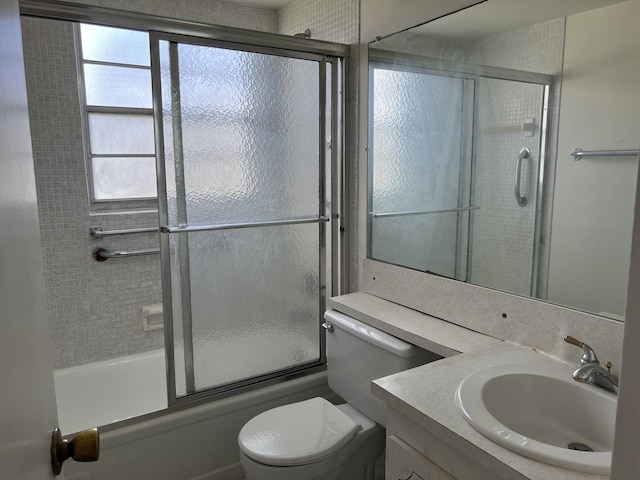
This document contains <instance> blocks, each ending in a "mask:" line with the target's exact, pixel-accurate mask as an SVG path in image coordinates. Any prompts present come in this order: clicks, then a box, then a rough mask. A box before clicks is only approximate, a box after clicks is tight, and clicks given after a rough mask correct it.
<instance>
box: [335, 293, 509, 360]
mask: <svg viewBox="0 0 640 480" xmlns="http://www.w3.org/2000/svg"><path fill="white" fill-rule="evenodd" d="M327 304H328V306H329V307H330V308H333V309H334V310H337V311H339V312H341V313H344V314H345V315H349V316H350V317H353V318H355V319H356V320H360V321H361V322H364V323H366V324H367V325H371V326H372V327H375V328H378V329H380V330H382V331H384V332H387V333H389V334H391V335H393V336H395V337H398V338H401V339H402V340H406V341H407V342H409V343H412V344H413V345H417V346H419V347H421V348H424V349H425V350H429V351H430V352H433V353H436V354H438V355H440V356H442V357H451V356H453V355H458V354H460V353H466V352H473V351H475V350H481V349H484V348H487V347H491V346H492V345H500V344H502V343H503V342H502V340H498V339H497V338H493V337H490V336H488V335H484V334H482V333H478V332H474V331H473V330H469V329H468V328H464V327H461V326H459V325H455V324H453V323H449V322H446V321H444V320H441V319H439V318H435V317H432V316H430V315H425V314H424V313H421V312H418V311H416V310H412V309H410V308H407V307H403V306H402V305H398V304H396V303H392V302H389V301H388V300H384V299H382V298H379V297H376V296H374V295H369V294H367V293H362V292H357V293H350V294H348V295H341V296H339V297H333V298H330V299H329V300H328V301H327Z"/></svg>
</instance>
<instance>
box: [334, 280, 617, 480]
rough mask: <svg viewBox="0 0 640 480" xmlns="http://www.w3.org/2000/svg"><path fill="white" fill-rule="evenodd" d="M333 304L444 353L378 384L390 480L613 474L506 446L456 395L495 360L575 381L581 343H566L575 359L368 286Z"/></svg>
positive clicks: (572, 478)
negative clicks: (468, 414)
mask: <svg viewBox="0 0 640 480" xmlns="http://www.w3.org/2000/svg"><path fill="white" fill-rule="evenodd" d="M377 278H378V279H379V277H377ZM329 306H330V307H331V308H333V309H335V310H338V311H341V312H342V313H345V314H347V315H350V316H353V317H355V318H357V319H359V320H361V321H364V322H366V323H369V324H371V325H373V326H375V327H376V328H379V329H381V330H383V331H386V332H388V333H391V334H393V335H395V336H397V337H399V338H401V339H404V340H406V341H409V342H411V343H414V344H416V345H418V346H420V347H422V348H425V349H428V350H430V351H433V352H434V353H437V354H439V355H441V356H442V357H443V359H442V360H438V361H435V362H432V363H429V364H426V365H423V366H420V367H417V368H414V369H412V370H408V371H405V372H401V373H398V374H394V375H391V376H388V377H384V378H380V379H377V380H374V381H373V383H372V391H373V393H374V394H375V395H376V396H377V397H379V398H380V399H382V400H383V401H384V402H385V403H386V404H387V408H388V418H387V453H386V475H385V478H386V479H388V480H400V479H402V480H407V479H411V480H419V479H420V478H422V479H425V480H426V479H429V480H454V479H455V480H496V479H501V480H503V479H504V480H511V479H513V480H526V479H529V480H549V479H553V480H578V479H593V480H596V479H606V478H609V477H608V475H601V474H590V473H585V472H582V471H576V470H572V469H568V468H561V467H557V466H554V465H551V464H549V463H545V462H541V461H537V460H533V459H531V458H528V457H526V456H523V455H520V454H518V453H515V452H513V451H511V450H510V449H508V448H504V447H502V446H500V445H499V444H498V443H496V442H494V441H492V440H489V439H488V438H487V437H486V436H484V435H483V434H481V433H480V432H479V431H478V430H476V429H475V428H473V427H472V426H471V425H470V423H469V422H468V421H467V420H466V419H465V418H464V416H463V415H462V413H461V411H460V410H459V409H458V407H457V406H456V403H455V401H454V398H455V395H456V390H457V388H458V386H459V385H460V383H461V382H462V381H463V380H464V379H465V378H466V377H468V376H469V375H470V374H471V373H473V372H477V371H480V370H484V369H487V368H490V367H496V366H504V365H519V364H527V365H534V366H536V367H537V366H541V370H542V369H543V367H547V366H548V367H549V368H550V369H552V370H554V369H561V370H562V371H563V372H565V371H566V375H567V377H568V381H571V382H573V380H572V379H571V378H570V376H571V372H572V370H573V369H574V368H575V365H577V363H578V361H579V358H580V354H581V352H580V350H579V349H576V348H575V347H572V348H573V349H569V350H568V351H569V352H573V354H574V356H575V362H574V363H573V364H572V363H570V362H565V361H563V360H562V359H560V358H557V357H554V356H551V355H548V354H546V353H543V352H539V351H537V350H536V349H535V348H531V347H526V346H522V345H519V344H516V343H513V342H510V341H503V340H500V339H498V338H494V337H493V336H490V335H486V334H482V333H479V332H476V331H473V330H471V329H468V328H465V327H462V326H459V325H455V324H453V323H450V322H446V321H444V320H440V319H437V318H435V317H432V316H429V315H426V314H424V313H420V312H418V311H416V310H413V309H409V308H407V307H403V306H401V305H399V304H396V303H394V302H390V301H388V300H385V299H383V298H380V297H378V296H375V295H371V294H369V293H365V292H358V293H353V294H348V295H343V296H340V297H334V298H332V299H330V300H329ZM612 325H614V324H612ZM579 387H584V388H590V389H596V387H594V386H591V385H584V386H582V385H579ZM614 410H615V409H614ZM614 414H615V412H614ZM581 453H583V452H581ZM597 455H601V454H600V453H598V454H597Z"/></svg>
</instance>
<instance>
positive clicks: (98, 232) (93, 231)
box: [89, 227, 158, 238]
mask: <svg viewBox="0 0 640 480" xmlns="http://www.w3.org/2000/svg"><path fill="white" fill-rule="evenodd" d="M157 231H158V227H145V228H129V229H125V230H103V229H102V227H92V228H90V229H89V234H90V235H91V236H92V237H93V238H102V237H106V236H107V235H126V234H129V233H151V232H157Z"/></svg>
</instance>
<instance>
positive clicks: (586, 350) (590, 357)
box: [564, 335, 600, 365]
mask: <svg viewBox="0 0 640 480" xmlns="http://www.w3.org/2000/svg"><path fill="white" fill-rule="evenodd" d="M564 341H565V342H567V343H570V344H571V345H575V346H576V347H580V348H582V352H583V353H582V357H581V358H580V365H586V364H587V363H594V364H596V365H600V361H599V360H598V357H597V356H596V352H594V351H593V348H591V347H590V346H589V345H587V344H586V343H584V342H582V341H580V340H577V339H575V338H573V337H572V336H570V335H567V336H565V337H564Z"/></svg>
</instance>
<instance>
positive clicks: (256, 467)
mask: <svg viewBox="0 0 640 480" xmlns="http://www.w3.org/2000/svg"><path fill="white" fill-rule="evenodd" d="M238 444H239V446H240V461H241V463H242V466H243V468H244V471H245V475H246V476H247V479H248V480H321V479H322V480H373V474H374V472H373V465H374V463H375V460H376V459H377V458H378V457H379V456H380V454H381V453H382V451H383V449H384V444H385V431H384V429H383V428H382V427H381V426H379V425H377V424H376V423H375V422H374V421H372V420H371V419H369V418H368V417H366V416H365V415H363V414H362V413H360V412H358V411H357V410H356V409H355V408H353V407H352V406H350V405H348V404H342V405H338V406H335V405H333V404H331V403H330V402H328V401H327V400H325V399H324V398H320V397H316V398H312V399H310V400H305V401H303V402H298V403H294V404H289V405H285V406H283V407H277V408H274V409H271V410H268V411H266V412H264V413H261V414H260V415H258V416H256V417H254V418H253V419H251V420H250V421H249V422H247V424H246V425H245V426H244V427H243V428H242V430H241V431H240V434H239V436H238Z"/></svg>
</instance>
